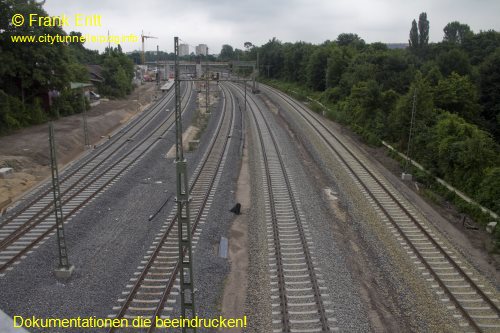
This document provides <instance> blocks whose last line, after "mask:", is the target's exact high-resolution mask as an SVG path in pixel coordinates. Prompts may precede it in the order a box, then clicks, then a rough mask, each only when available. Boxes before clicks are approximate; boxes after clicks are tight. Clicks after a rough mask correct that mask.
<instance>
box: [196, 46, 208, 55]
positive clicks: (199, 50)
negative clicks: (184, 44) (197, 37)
mask: <svg viewBox="0 0 500 333" xmlns="http://www.w3.org/2000/svg"><path fill="white" fill-rule="evenodd" d="M207 54H208V46H207V44H199V45H198V46H197V47H196V55H205V56H206V55H207Z"/></svg>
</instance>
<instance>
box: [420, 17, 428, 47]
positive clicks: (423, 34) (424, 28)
mask: <svg viewBox="0 0 500 333" xmlns="http://www.w3.org/2000/svg"><path fill="white" fill-rule="evenodd" d="M418 35H419V36H418V44H419V46H420V48H424V47H426V46H427V44H429V20H428V19H427V13H420V16H419V17H418Z"/></svg>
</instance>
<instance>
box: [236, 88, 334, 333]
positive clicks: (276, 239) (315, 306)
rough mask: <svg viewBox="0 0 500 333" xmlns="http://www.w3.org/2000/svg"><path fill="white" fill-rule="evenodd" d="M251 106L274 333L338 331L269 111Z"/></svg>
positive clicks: (255, 105) (250, 103)
mask: <svg viewBox="0 0 500 333" xmlns="http://www.w3.org/2000/svg"><path fill="white" fill-rule="evenodd" d="M238 89H240V93H241V88H238ZM249 110H250V112H251V116H250V118H251V119H252V123H253V126H254V127H255V129H256V132H257V134H258V140H259V143H260V150H261V154H262V159H261V170H262V182H263V184H264V188H265V194H264V195H265V203H266V204H265V216H266V223H267V243H268V252H269V257H268V262H269V275H270V281H271V286H270V290H271V305H272V328H273V332H333V331H338V329H339V328H338V326H337V320H336V318H335V317H334V316H333V310H332V309H331V308H332V307H331V305H332V303H331V301H330V295H329V294H328V292H327V288H326V287H325V281H324V280H323V279H322V278H323V276H322V273H321V270H320V269H319V268H318V267H317V266H318V265H317V263H316V258H315V257H314V242H313V239H312V238H311V236H310V233H309V227H308V222H307V220H306V218H305V217H304V213H303V211H302V208H301V203H300V201H299V199H298V195H297V189H296V187H295V185H294V183H293V181H292V179H291V177H290V175H289V174H288V172H287V169H286V166H285V164H284V161H283V157H282V156H281V150H280V147H279V144H278V142H277V141H276V138H275V137H274V134H273V130H272V128H271V127H270V125H269V122H268V120H267V119H266V117H268V116H269V114H268V113H267V114H266V113H264V112H262V110H261V109H260V108H259V106H258V105H257V103H256V102H255V101H254V100H253V97H252V96H251V95H250V99H249Z"/></svg>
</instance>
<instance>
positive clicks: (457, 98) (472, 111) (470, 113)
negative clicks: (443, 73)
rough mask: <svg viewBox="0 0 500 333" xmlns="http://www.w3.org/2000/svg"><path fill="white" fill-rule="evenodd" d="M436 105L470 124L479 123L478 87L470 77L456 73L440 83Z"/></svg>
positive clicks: (435, 97) (437, 89) (435, 100)
mask: <svg viewBox="0 0 500 333" xmlns="http://www.w3.org/2000/svg"><path fill="white" fill-rule="evenodd" d="M434 104H435V105H436V106H437V107H439V108H441V109H444V110H446V111H449V112H451V113H455V114H458V115H459V116H461V117H463V118H464V119H466V120H467V121H469V122H477V119H478V117H479V112H480V111H481V106H480V105H479V103H478V97H477V92H476V87H475V86H474V84H473V83H472V82H471V80H470V79H469V77H468V76H461V75H459V74H457V73H455V72H453V73H452V74H451V75H450V76H449V77H448V78H445V79H441V80H440V81H439V83H438V85H437V87H436V90H435V92H434Z"/></svg>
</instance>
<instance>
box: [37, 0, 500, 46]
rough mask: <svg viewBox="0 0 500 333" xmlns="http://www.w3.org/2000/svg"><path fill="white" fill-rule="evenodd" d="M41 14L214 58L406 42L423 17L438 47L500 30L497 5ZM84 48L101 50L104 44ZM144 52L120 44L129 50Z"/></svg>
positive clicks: (73, 0)
mask: <svg viewBox="0 0 500 333" xmlns="http://www.w3.org/2000/svg"><path fill="white" fill-rule="evenodd" d="M44 8H45V10H46V11H47V12H48V13H49V14H50V15H62V14H66V15H67V16H70V17H72V16H73V15H75V14H77V13H79V14H87V15H90V14H98V15H101V16H102V27H100V28H98V27H66V28H65V30H66V31H67V32H69V31H71V30H76V31H80V32H82V33H84V34H86V33H88V34H93V35H99V34H103V35H107V31H108V30H109V31H110V34H111V35H122V34H125V35H128V34H135V35H138V36H140V34H141V31H142V30H144V33H145V34H146V35H152V36H157V37H159V39H149V40H146V50H156V45H159V46H160V49H161V50H163V51H167V52H172V51H173V37H174V36H179V38H180V39H181V40H182V41H183V42H185V43H187V44H190V45H191V46H193V47H194V46H195V45H198V44H202V43H203V44H207V45H208V47H209V53H219V52H220V50H221V46H222V44H230V45H232V46H233V47H234V48H240V49H244V47H243V43H244V42H246V41H249V42H252V43H253V44H254V45H262V44H265V43H266V42H267V41H268V40H269V39H271V38H272V37H276V38H278V39H279V40H281V41H282V42H295V41H306V42H311V43H315V44H318V43H322V42H324V41H325V40H327V39H329V40H335V39H336V37H337V36H338V35H339V34H340V33H343V32H352V33H356V34H358V35H359V36H360V37H361V38H363V39H364V40H365V41H366V42H368V43H371V42H377V41H381V42H385V43H406V42H408V34H409V30H410V27H411V21H412V20H413V19H417V20H418V15H419V14H420V13H421V12H427V17H428V19H429V21H430V40H431V41H433V42H438V41H440V40H442V37H443V27H444V26H445V25H446V24H447V23H448V22H451V21H460V22H462V23H466V24H468V25H469V26H470V27H471V29H472V30H473V31H474V32H479V31H480V30H489V29H494V30H497V31H500V19H499V13H500V0H411V1H408V0H253V1H247V0H241V1H239V0H207V1H203V0H142V1H141V0H139V1H138V0H134V1H132V0H121V1H120V0H47V1H46V3H45V6H44ZM71 23H73V22H71ZM181 43H182V42H181ZM86 47H88V48H91V49H99V50H104V48H105V45H100V44H90V43H87V44H86ZM140 47H141V45H140V43H125V44H122V48H123V49H124V50H125V51H132V50H134V49H140ZM190 51H191V52H192V51H194V49H193V48H191V50H190Z"/></svg>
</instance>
